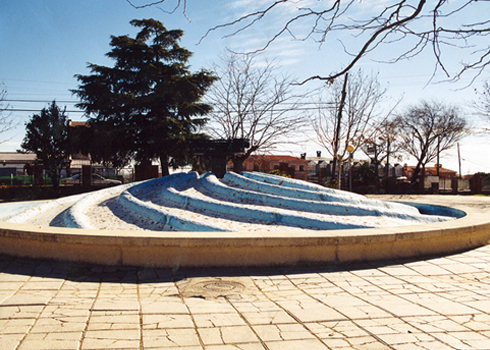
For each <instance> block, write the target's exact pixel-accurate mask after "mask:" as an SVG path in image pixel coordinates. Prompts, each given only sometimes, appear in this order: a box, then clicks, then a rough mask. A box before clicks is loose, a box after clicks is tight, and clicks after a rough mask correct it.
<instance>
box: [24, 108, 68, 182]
mask: <svg viewBox="0 0 490 350" xmlns="http://www.w3.org/2000/svg"><path fill="white" fill-rule="evenodd" d="M65 110H66V108H65V109H63V110H62V109H61V108H60V107H58V106H57V105H56V102H55V101H53V102H52V103H51V105H50V106H49V107H47V108H43V109H42V110H41V113H39V114H34V115H33V116H32V117H31V120H30V121H29V122H28V123H26V135H25V137H24V140H23V141H22V144H21V145H20V146H21V147H22V149H23V150H25V151H31V152H34V153H36V157H37V159H38V160H40V161H41V162H42V163H43V166H44V170H45V171H46V173H47V174H48V176H49V177H50V178H51V180H52V182H53V187H54V188H55V189H57V188H58V185H59V180H60V175H61V170H62V168H63V166H64V165H65V162H66V161H67V160H68V157H69V155H70V150H71V148H70V142H69V138H68V133H69V125H68V117H67V115H66V113H65Z"/></svg>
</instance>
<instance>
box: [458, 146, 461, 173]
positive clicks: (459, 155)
mask: <svg viewBox="0 0 490 350" xmlns="http://www.w3.org/2000/svg"><path fill="white" fill-rule="evenodd" d="M458 162H459V178H460V179H461V154H460V152H459V142H458Z"/></svg>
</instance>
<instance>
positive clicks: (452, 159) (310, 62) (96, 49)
mask: <svg viewBox="0 0 490 350" xmlns="http://www.w3.org/2000/svg"><path fill="white" fill-rule="evenodd" d="M135 3H138V1H135ZM139 3H140V4H141V3H144V1H143V0H140V1H139ZM175 3H176V1H173V2H170V3H168V5H167V6H165V9H167V10H168V9H171V7H172V6H173V4H175ZM265 3H267V1H263V0H255V1H251V0H236V1H233V0H229V1H226V0H217V1H216V0H214V1H199V2H198V1H191V0H189V1H188V6H187V9H186V16H187V18H186V16H184V15H183V13H182V8H179V9H177V11H176V12H175V13H174V14H171V15H170V14H167V13H165V12H163V11H162V10H160V9H159V8H157V7H150V8H145V9H135V8H133V7H131V6H130V5H129V4H128V2H126V1H125V0H104V1H100V0H85V1H75V0H42V1H39V0H22V1H18V0H3V1H1V2H0V82H3V83H4V85H5V88H6V89H7V92H8V95H7V99H8V100H12V101H11V102H9V104H10V106H11V107H12V108H14V109H16V110H36V111H39V110H41V109H42V108H43V107H46V106H47V104H48V102H47V101H52V100H56V101H58V104H59V105H61V106H66V107H67V110H68V111H74V110H76V108H75V107H74V103H76V102H77V101H76V99H75V97H74V96H72V95H71V93H70V92H69V89H75V88H76V87H77V85H78V83H77V80H76V79H75V78H74V75H75V74H88V73H89V71H88V70H87V68H86V65H87V63H88V62H90V63H95V64H102V65H112V62H111V60H109V59H108V58H106V57H105V54H106V53H107V52H108V51H109V50H110V47H109V39H110V36H111V35H124V34H129V35H134V34H135V32H136V31H135V30H134V29H133V28H132V27H131V26H130V25H129V22H130V21H131V20H132V19H135V18H150V17H151V18H155V19H158V20H160V21H161V22H163V23H164V25H165V26H166V27H167V28H168V29H175V28H180V29H182V30H183V31H184V37H183V39H182V41H181V45H182V46H183V47H185V48H187V49H189V50H190V51H192V52H194V55H193V57H192V58H191V60H190V64H191V69H193V70H198V69H200V68H209V67H210V65H211V63H212V62H213V61H217V60H218V55H220V54H222V53H224V51H225V49H226V47H231V48H234V49H236V50H243V51H246V50H249V49H256V48H259V47H261V45H262V44H263V43H264V39H265V38H266V37H268V35H270V34H272V33H274V32H275V29H277V23H278V22H275V20H278V19H280V18H281V16H286V15H288V13H292V11H297V9H296V8H295V7H291V8H289V9H286V10H283V11H282V12H277V13H276V14H275V17H273V18H275V19H273V20H271V19H268V21H266V22H263V23H259V25H257V26H254V27H252V28H250V29H249V30H247V31H245V32H243V33H242V34H240V35H239V36H234V37H230V38H225V39H223V36H224V35H225V34H229V33H230V32H231V31H230V30H221V31H216V32H211V34H210V35H208V36H207V37H206V38H204V40H203V41H202V42H201V43H200V44H198V45H197V43H198V42H199V40H200V39H201V38H202V36H203V35H204V34H205V33H206V31H207V30H208V29H209V28H211V27H213V26H215V25H217V24H221V23H224V22H226V21H229V20H232V19H234V18H236V17H237V16H239V15H240V14H243V13H245V12H246V11H251V10H254V9H256V8H258V7H260V6H262V5H263V4H265ZM382 3H383V1H379V2H376V4H378V5H382ZM307 28H308V25H307V24H306V23H300V24H299V25H298V26H296V27H295V30H296V33H298V34H300V35H301V34H302V33H305V31H306V30H307ZM338 38H342V39H344V40H347V42H349V40H352V38H350V37H348V36H347V35H346V34H345V33H339V37H332V40H331V41H329V42H328V43H325V44H324V45H323V46H322V47H321V48H319V46H318V44H316V43H314V42H312V41H305V42H303V41H294V40H291V38H290V37H287V36H283V37H281V38H280V39H279V40H278V42H277V43H275V44H274V45H272V46H271V47H270V48H269V49H268V50H267V51H266V53H265V54H264V56H267V57H270V58H275V59H276V61H277V63H278V64H280V65H281V67H282V69H283V70H284V71H285V72H287V73H288V74H292V75H293V76H295V77H297V78H298V80H302V79H305V78H307V77H308V76H310V75H317V74H328V73H330V72H332V71H334V70H337V69H339V68H341V67H342V66H343V65H344V64H345V62H346V59H347V57H346V55H345V54H343V50H342V46H341V45H340V44H339V42H338V40H337V39H338ZM396 49H397V48H396V47H394V46H393V47H391V48H389V49H388V50H387V49H386V48H380V49H379V50H377V51H375V52H374V55H373V56H370V57H369V58H367V59H363V60H362V61H361V62H360V65H359V66H360V67H362V68H363V70H364V71H366V72H370V71H374V72H379V81H380V83H381V85H382V86H383V87H384V88H386V89H387V90H388V94H389V95H390V96H392V98H393V99H397V98H399V97H401V96H403V99H404V100H403V102H402V108H403V107H406V106H408V105H409V104H413V103H417V102H418V101H420V100H421V99H438V100H440V101H444V102H448V103H453V104H457V105H460V106H465V105H467V104H468V103H469V102H470V101H472V100H475V99H476V97H477V96H476V94H475V92H474V89H475V88H476V89H481V86H482V82H483V80H485V79H487V78H488V76H489V74H488V73H484V74H482V76H481V77H479V78H478V79H476V81H475V82H474V83H473V85H472V86H471V87H469V88H466V89H462V88H463V87H465V86H466V85H468V84H469V83H470V81H471V80H470V79H471V76H468V77H464V78H463V79H462V80H461V81H460V82H458V83H456V84H454V83H453V84H452V83H437V84H436V83H431V84H429V85H427V83H428V82H429V80H430V78H431V75H432V72H433V68H434V60H433V58H432V56H431V54H430V52H425V53H423V54H421V55H419V56H417V57H414V58H413V59H411V60H409V61H404V62H401V63H398V64H395V65H392V64H381V63H378V62H375V61H374V60H385V59H386V58H391V57H390V54H393V52H394V51H396ZM458 54H459V51H457V50H452V51H448V55H449V56H454V55H458ZM451 58H452V57H451ZM458 62H459V60H458V59H456V60H452V61H451V62H449V63H448V68H449V69H450V70H453V71H454V70H455V69H457V68H458V66H457V64H458ZM443 78H444V77H443V76H442V75H437V76H436V78H435V79H434V81H438V80H442V79H443ZM315 84H317V83H311V84H309V85H308V88H313V87H315V86H316V85H315ZM21 100H28V101H30V102H20V101H21ZM33 100H35V101H40V102H33ZM34 113H36V112H32V111H14V112H12V116H13V117H14V118H15V119H16V120H18V122H19V126H18V127H17V128H16V129H15V130H14V131H13V132H10V133H8V134H2V135H0V140H5V139H7V138H8V139H9V140H7V141H6V142H4V143H2V144H0V151H15V150H17V149H18V148H19V144H20V142H21V141H22V138H23V137H24V125H25V123H26V122H27V121H28V120H29V117H30V116H32V114H34ZM468 113H469V112H468ZM69 116H70V118H71V119H73V120H83V117H82V113H74V112H70V113H69ZM471 120H472V121H473V123H474V125H475V126H476V127H479V126H481V123H480V122H478V121H477V119H476V118H474V117H472V118H471ZM317 149H318V150H321V149H320V148H319V147H318V146H317V145H314V144H312V143H309V144H303V145H298V146H289V145H288V146H285V147H284V149H283V150H281V151H278V152H277V153H284V154H286V153H288V152H292V155H295V156H299V154H300V153H302V152H307V153H309V154H311V155H313V153H314V152H315V151H316V150H317ZM324 152H325V151H324ZM325 153H326V152H325ZM488 153H490V137H488V136H482V135H480V136H473V137H469V138H466V139H464V140H463V141H462V142H461V154H462V158H463V161H462V173H463V174H466V173H470V172H476V171H485V172H490V161H486V159H487V156H486V155H487V154H488ZM441 163H442V164H443V166H444V167H449V168H452V169H454V170H457V166H458V165H457V153H456V150H451V151H449V152H448V153H447V154H446V155H445V156H444V157H443V158H442V161H441Z"/></svg>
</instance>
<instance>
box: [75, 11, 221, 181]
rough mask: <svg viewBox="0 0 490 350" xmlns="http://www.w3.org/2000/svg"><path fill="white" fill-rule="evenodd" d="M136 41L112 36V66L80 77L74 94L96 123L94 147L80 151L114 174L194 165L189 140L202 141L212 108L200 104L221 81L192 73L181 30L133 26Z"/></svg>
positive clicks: (147, 23) (146, 22)
mask: <svg viewBox="0 0 490 350" xmlns="http://www.w3.org/2000/svg"><path fill="white" fill-rule="evenodd" d="M130 23H131V25H133V26H134V27H137V28H139V29H140V31H139V33H138V34H137V35H136V37H135V38H130V37H129V36H127V35H124V36H113V37H112V38H111V42H110V46H111V47H112V50H111V51H110V52H109V53H107V56H108V57H110V58H112V59H113V60H114V61H115V64H114V67H105V66H99V65H95V64H89V66H88V67H89V68H90V70H91V74H90V75H77V76H76V77H77V79H78V80H79V82H80V86H79V88H78V89H77V90H74V91H73V93H74V94H75V95H77V96H78V97H79V98H80V99H81V100H82V102H81V103H80V104H78V106H79V107H81V108H83V109H84V110H85V112H86V114H87V115H88V116H90V117H91V118H90V120H89V121H90V124H91V128H90V131H89V135H88V137H86V138H85V139H88V140H90V142H89V143H85V145H83V146H84V147H82V149H84V151H85V152H88V151H89V152H90V153H91V155H92V157H93V159H94V160H96V161H103V162H105V163H111V164H113V165H114V166H116V167H121V166H124V165H125V164H127V163H128V162H129V161H130V160H131V159H136V160H137V161H141V160H147V159H160V161H161V163H162V164H161V165H162V172H163V173H164V174H166V173H168V166H173V167H177V166H180V165H183V164H186V163H188V162H189V159H190V152H189V141H190V140H192V139H194V138H196V137H199V136H201V135H200V134H198V133H197V131H198V130H199V129H200V128H201V127H202V126H204V124H205V123H206V121H207V119H206V118H205V115H206V114H207V113H208V112H209V111H210V110H211V106H209V105H208V104H205V103H202V102H201V97H202V96H203V95H204V94H205V92H206V90H207V89H208V88H209V87H210V86H211V84H212V83H213V81H214V80H215V79H216V78H215V77H214V76H213V75H212V74H211V73H210V72H208V71H206V70H201V71H198V72H196V73H191V72H190V71H189V67H188V65H187V61H188V59H189V58H190V56H191V54H192V53H191V52H190V51H188V50H186V49H184V48H181V47H180V46H179V44H178V41H179V40H180V38H181V37H182V35H183V32H182V30H167V29H166V28H165V27H164V26H163V24H162V23H161V22H159V21H157V20H154V19H142V20H133V21H131V22H130Z"/></svg>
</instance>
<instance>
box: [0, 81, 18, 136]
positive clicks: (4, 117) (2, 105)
mask: <svg viewBox="0 0 490 350" xmlns="http://www.w3.org/2000/svg"><path fill="white" fill-rule="evenodd" d="M6 97H7V89H6V88H5V85H4V84H3V83H1V84H0V134H3V133H5V132H7V131H9V130H12V129H14V128H15V127H16V126H17V123H14V118H13V117H12V115H11V114H10V112H9V108H10V106H9V104H8V103H6ZM1 142H5V141H0V143H1Z"/></svg>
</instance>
